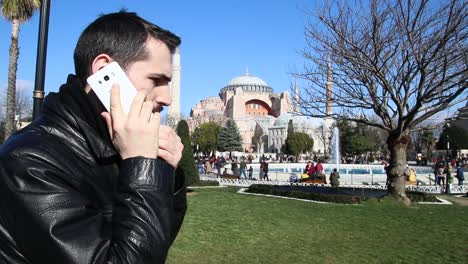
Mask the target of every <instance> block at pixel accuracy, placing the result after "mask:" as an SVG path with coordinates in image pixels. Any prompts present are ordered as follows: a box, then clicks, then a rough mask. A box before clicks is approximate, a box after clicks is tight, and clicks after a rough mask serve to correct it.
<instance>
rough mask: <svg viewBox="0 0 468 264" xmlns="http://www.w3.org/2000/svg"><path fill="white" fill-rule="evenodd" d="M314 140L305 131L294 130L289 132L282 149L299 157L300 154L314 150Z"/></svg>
mask: <svg viewBox="0 0 468 264" xmlns="http://www.w3.org/2000/svg"><path fill="white" fill-rule="evenodd" d="M313 147H314V140H313V139H312V138H311V137H310V136H309V135H307V134H306V133H304V132H292V133H290V134H288V137H287V138H286V142H285V144H284V145H283V146H282V147H281V151H282V152H284V153H285V154H288V155H293V156H295V157H296V158H297V156H299V154H301V153H305V152H307V151H310V150H312V148H313Z"/></svg>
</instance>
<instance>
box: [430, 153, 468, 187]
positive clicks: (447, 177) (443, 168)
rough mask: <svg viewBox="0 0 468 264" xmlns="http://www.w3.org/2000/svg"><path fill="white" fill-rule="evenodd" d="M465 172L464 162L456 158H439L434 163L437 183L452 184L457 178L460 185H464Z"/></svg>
mask: <svg viewBox="0 0 468 264" xmlns="http://www.w3.org/2000/svg"><path fill="white" fill-rule="evenodd" d="M463 174H464V173H463V164H462V162H460V161H458V160H456V159H452V160H451V161H447V162H446V161H444V160H439V161H438V162H437V163H435V164H434V176H435V183H436V184H437V185H445V184H452V183H453V182H454V178H457V180H458V185H463V183H464V181H465V176H464V175H463Z"/></svg>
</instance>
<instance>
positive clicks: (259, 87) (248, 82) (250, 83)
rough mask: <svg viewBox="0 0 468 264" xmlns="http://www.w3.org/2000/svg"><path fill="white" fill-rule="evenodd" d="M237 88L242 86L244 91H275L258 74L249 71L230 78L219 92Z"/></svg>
mask: <svg viewBox="0 0 468 264" xmlns="http://www.w3.org/2000/svg"><path fill="white" fill-rule="evenodd" d="M237 88H241V89H242V91H244V92H254V93H273V89H272V88H271V87H270V86H268V84H267V83H266V82H264V81H263V80H262V79H260V78H258V77H256V76H252V75H250V74H249V72H247V73H246V74H245V75H242V76H238V77H236V78H234V79H232V80H230V81H229V83H228V84H227V85H226V86H225V87H223V88H222V89H221V91H220V92H219V93H220V94H222V93H224V92H226V91H235V90H236V89H237Z"/></svg>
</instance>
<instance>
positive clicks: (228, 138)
mask: <svg viewBox="0 0 468 264" xmlns="http://www.w3.org/2000/svg"><path fill="white" fill-rule="evenodd" d="M218 147H219V150H220V151H229V152H232V151H242V137H241V135H240V133H239V128H238V127H237V125H236V123H235V122H234V120H232V119H228V120H227V121H226V124H225V125H224V127H223V128H221V130H220V131H219V135H218Z"/></svg>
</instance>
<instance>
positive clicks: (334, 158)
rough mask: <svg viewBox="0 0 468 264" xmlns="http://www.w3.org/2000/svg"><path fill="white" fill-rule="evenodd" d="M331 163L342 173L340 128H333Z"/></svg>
mask: <svg viewBox="0 0 468 264" xmlns="http://www.w3.org/2000/svg"><path fill="white" fill-rule="evenodd" d="M330 163H331V164H335V168H336V169H337V170H338V171H340V131H339V130H338V127H334V128H333V134H332V137H331V142H330Z"/></svg>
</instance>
